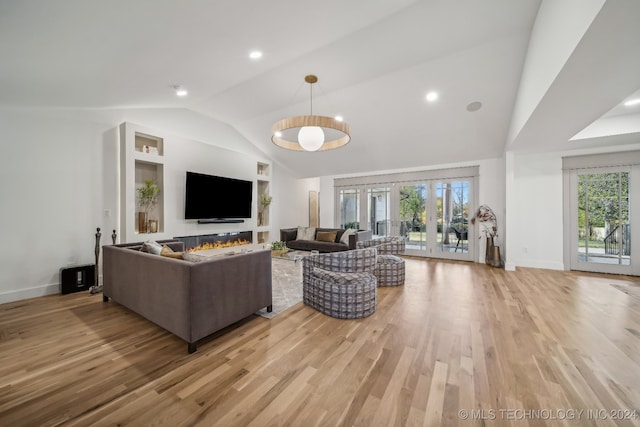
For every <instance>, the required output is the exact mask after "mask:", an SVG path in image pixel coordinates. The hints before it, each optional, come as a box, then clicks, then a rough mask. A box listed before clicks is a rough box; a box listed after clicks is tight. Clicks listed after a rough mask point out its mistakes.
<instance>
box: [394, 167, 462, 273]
mask: <svg viewBox="0 0 640 427" xmlns="http://www.w3.org/2000/svg"><path fill="white" fill-rule="evenodd" d="M472 187H473V186H472V182H471V180H468V179H452V180H430V181H424V182H413V183H402V184H400V185H397V186H396V187H395V188H396V193H395V200H396V202H397V204H396V206H397V210H396V211H395V212H396V213H397V219H398V220H397V221H394V222H393V223H394V224H396V225H397V227H398V229H397V230H394V231H396V232H395V233H394V234H396V235H400V236H403V237H404V238H405V242H406V248H407V253H408V254H410V255H418V256H428V257H436V258H450V259H460V260H468V261H470V260H473V259H474V254H475V239H471V240H470V239H469V236H472V235H473V232H472V231H471V230H470V229H469V227H470V226H471V224H469V214H470V212H473V206H472V205H471V201H472V200H473V198H472V196H473V194H472ZM471 227H472V226H471Z"/></svg>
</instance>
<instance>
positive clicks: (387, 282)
mask: <svg viewBox="0 0 640 427" xmlns="http://www.w3.org/2000/svg"><path fill="white" fill-rule="evenodd" d="M356 247H357V248H377V249H378V262H377V263H376V267H375V269H374V271H373V274H374V275H375V276H376V277H377V278H378V286H399V285H403V284H404V279H405V262H404V260H403V259H402V258H400V257H398V256H396V254H402V253H404V251H405V248H406V243H405V241H404V239H403V238H402V237H399V236H387V237H381V238H379V239H373V240H364V241H359V242H357V243H356Z"/></svg>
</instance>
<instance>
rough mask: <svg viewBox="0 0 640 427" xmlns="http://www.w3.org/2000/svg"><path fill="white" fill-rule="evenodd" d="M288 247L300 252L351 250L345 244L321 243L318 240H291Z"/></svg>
mask: <svg viewBox="0 0 640 427" xmlns="http://www.w3.org/2000/svg"><path fill="white" fill-rule="evenodd" d="M287 247H288V248H289V249H295V250H298V251H320V252H338V251H347V250H349V246H347V245H345V244H343V243H332V242H320V241H318V240H291V241H289V242H287Z"/></svg>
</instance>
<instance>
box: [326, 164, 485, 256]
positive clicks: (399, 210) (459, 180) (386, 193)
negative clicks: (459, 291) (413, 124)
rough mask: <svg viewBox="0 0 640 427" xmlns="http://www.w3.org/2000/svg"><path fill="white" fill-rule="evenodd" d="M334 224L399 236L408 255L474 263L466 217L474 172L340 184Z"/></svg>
mask: <svg viewBox="0 0 640 427" xmlns="http://www.w3.org/2000/svg"><path fill="white" fill-rule="evenodd" d="M334 185H335V193H334V194H335V199H334V200H335V211H334V212H335V219H334V223H335V224H338V225H339V226H340V227H346V228H359V229H366V230H371V231H372V232H373V236H374V238H376V237H384V236H402V237H403V238H404V240H405V242H406V253H407V254H409V255H416V256H424V257H435V258H450V259H459V260H468V261H474V260H476V259H477V250H476V242H477V239H476V238H475V237H474V236H476V233H475V232H474V229H473V226H472V225H471V224H470V223H469V216H470V214H472V213H473V212H475V208H476V207H477V205H478V200H477V191H476V189H477V185H478V167H477V166H469V167H462V168H452V169H439V170H430V171H416V172H402V173H397V174H388V175H371V176H360V177H351V178H340V179H336V180H335V181H334Z"/></svg>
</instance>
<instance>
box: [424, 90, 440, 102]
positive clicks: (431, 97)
mask: <svg viewBox="0 0 640 427" xmlns="http://www.w3.org/2000/svg"><path fill="white" fill-rule="evenodd" d="M426 98H427V101H429V102H434V101H435V100H437V99H438V92H433V91H431V92H428V93H427V96H426Z"/></svg>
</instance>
